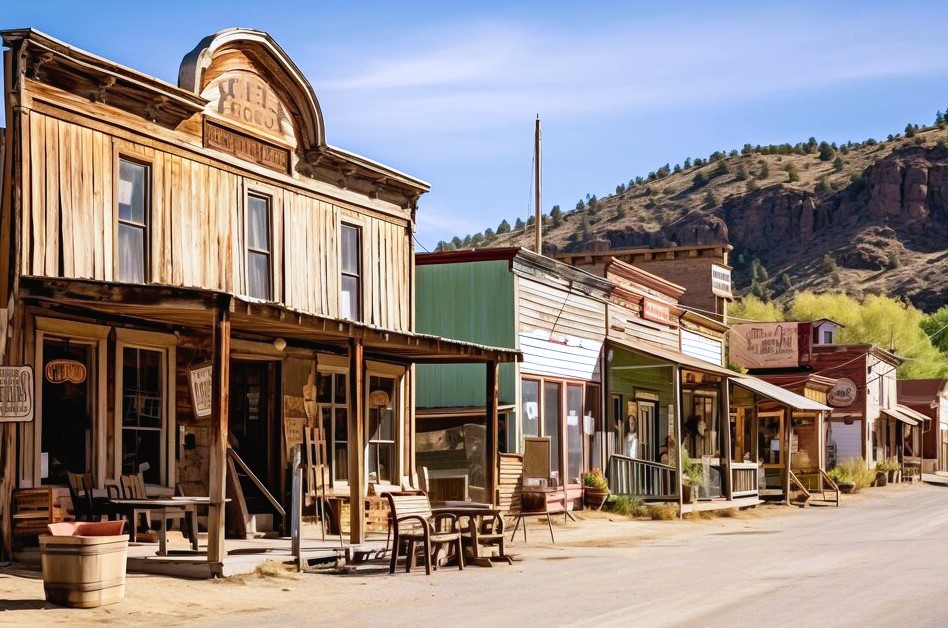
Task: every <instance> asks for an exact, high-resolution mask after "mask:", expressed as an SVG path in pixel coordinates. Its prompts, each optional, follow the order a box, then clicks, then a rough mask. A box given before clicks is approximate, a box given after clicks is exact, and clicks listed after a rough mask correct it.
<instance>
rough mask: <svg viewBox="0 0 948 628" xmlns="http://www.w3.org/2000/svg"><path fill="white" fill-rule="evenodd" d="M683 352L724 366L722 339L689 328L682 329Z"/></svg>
mask: <svg viewBox="0 0 948 628" xmlns="http://www.w3.org/2000/svg"><path fill="white" fill-rule="evenodd" d="M681 352H682V353H684V354H685V355H690V356H691V357H693V358H698V359H699V360H704V361H705V362H710V363H711V364H716V365H718V366H724V362H723V356H724V350H723V347H722V343H721V341H720V340H713V339H711V338H707V337H705V336H702V335H701V334H696V333H694V332H691V331H688V330H687V329H682V330H681Z"/></svg>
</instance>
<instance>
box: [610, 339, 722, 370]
mask: <svg viewBox="0 0 948 628" xmlns="http://www.w3.org/2000/svg"><path fill="white" fill-rule="evenodd" d="M608 342H609V344H610V345H612V346H615V347H618V348H620V349H625V350H627V351H632V352H633V353H638V354H641V355H644V356H646V357H650V358H656V359H658V360H661V361H663V362H670V363H672V364H676V365H678V366H684V367H686V368H689V369H693V370H696V371H702V372H704V373H711V374H712V375H720V376H722V377H734V376H735V375H738V373H737V372H735V371H732V370H730V369H726V368H724V367H723V366H718V365H716V364H712V363H710V362H705V361H704V360H699V359H698V358H693V357H691V356H690V355H685V354H684V353H680V352H678V351H670V350H668V349H663V348H661V347H658V346H655V345H644V344H642V345H638V344H636V345H633V344H629V343H627V342H621V341H619V340H615V339H614V338H609V340H608Z"/></svg>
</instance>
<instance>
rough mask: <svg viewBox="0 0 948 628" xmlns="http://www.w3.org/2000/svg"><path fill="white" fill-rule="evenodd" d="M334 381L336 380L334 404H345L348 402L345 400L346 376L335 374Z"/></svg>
mask: <svg viewBox="0 0 948 628" xmlns="http://www.w3.org/2000/svg"><path fill="white" fill-rule="evenodd" d="M335 380H336V394H335V401H336V403H342V404H347V403H348V402H349V400H348V399H346V376H345V375H343V374H342V373H336V375H335Z"/></svg>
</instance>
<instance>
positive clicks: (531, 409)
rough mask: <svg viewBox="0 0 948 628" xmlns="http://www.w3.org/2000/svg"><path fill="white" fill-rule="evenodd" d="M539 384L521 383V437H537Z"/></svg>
mask: <svg viewBox="0 0 948 628" xmlns="http://www.w3.org/2000/svg"><path fill="white" fill-rule="evenodd" d="M539 401H540V384H539V383H538V382H532V381H527V380H524V382H523V435H524V436H539V435H540V431H539V429H540V428H539V417H540V406H539Z"/></svg>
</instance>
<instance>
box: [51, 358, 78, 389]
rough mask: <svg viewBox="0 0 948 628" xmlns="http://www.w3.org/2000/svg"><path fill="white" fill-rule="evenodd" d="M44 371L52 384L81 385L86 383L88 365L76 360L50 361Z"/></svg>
mask: <svg viewBox="0 0 948 628" xmlns="http://www.w3.org/2000/svg"><path fill="white" fill-rule="evenodd" d="M43 371H44V373H45V375H46V379H47V380H48V381H49V382H50V383H51V384H63V383H65V382H72V383H73V384H81V383H82V382H84V381H86V365H85V364H83V363H82V362H77V361H75V360H50V361H49V362H47V363H46V368H45V369H44V370H43Z"/></svg>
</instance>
